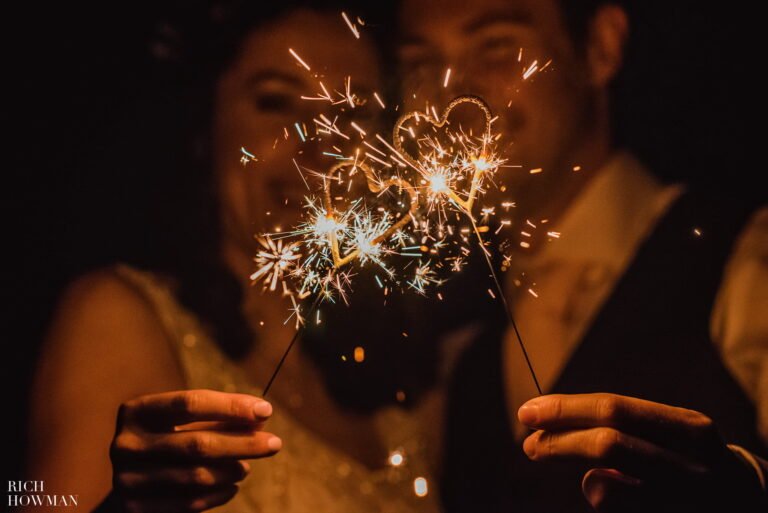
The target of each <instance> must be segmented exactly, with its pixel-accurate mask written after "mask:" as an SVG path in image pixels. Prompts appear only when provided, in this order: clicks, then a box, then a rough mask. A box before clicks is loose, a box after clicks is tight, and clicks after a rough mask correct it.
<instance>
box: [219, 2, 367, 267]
mask: <svg viewBox="0 0 768 513" xmlns="http://www.w3.org/2000/svg"><path fill="white" fill-rule="evenodd" d="M289 48H291V49H293V50H294V51H295V52H296V53H297V54H298V55H299V56H300V57H301V58H302V60H303V61H304V62H306V63H307V64H308V65H309V66H310V67H311V71H308V70H307V69H306V68H304V67H302V66H301V65H299V64H298V62H297V61H296V59H295V58H294V57H293V56H292V55H291V54H290V53H289ZM379 72H380V70H379V64H378V56H377V54H376V51H375V48H374V46H373V44H372V43H371V42H370V41H366V40H365V37H363V38H361V39H360V40H358V39H355V38H354V36H353V35H352V33H351V32H350V31H349V29H348V28H347V26H346V25H345V24H344V22H343V20H342V19H341V17H340V16H339V15H338V13H319V12H314V11H311V10H297V11H293V12H291V13H289V14H287V15H286V16H283V17H282V18H279V19H277V20H275V21H274V22H271V23H269V24H266V25H263V26H261V27H259V28H258V29H256V30H254V31H253V32H252V33H251V34H250V35H248V36H247V37H246V38H245V40H244V42H243V45H242V50H241V52H240V54H239V55H238V56H237V57H236V58H235V60H234V62H233V63H232V65H231V66H230V67H229V68H228V69H227V70H226V71H225V72H224V73H223V74H222V76H221V78H220V80H219V82H218V84H217V88H216V98H215V100H216V101H215V104H214V105H215V107H214V109H215V111H214V165H215V166H216V173H217V178H218V185H219V197H220V200H221V205H222V207H221V208H222V217H223V222H224V227H223V232H224V236H225V238H227V239H228V241H229V242H230V243H233V242H234V243H235V244H236V245H237V246H238V247H240V248H241V249H243V250H244V251H248V252H250V251H251V249H252V244H253V236H254V234H258V233H263V232H274V231H280V230H286V229H290V228H291V227H292V226H293V225H295V223H296V221H297V220H298V218H299V215H300V212H301V205H302V201H303V198H304V196H305V195H307V194H308V193H310V190H309V189H308V188H307V185H306V184H305V182H304V180H303V179H302V176H301V175H300V173H299V171H298V169H297V165H298V166H301V167H302V168H308V169H311V170H313V171H318V172H323V171H325V170H326V169H327V168H328V167H330V166H331V165H332V164H333V163H334V160H333V159H332V157H328V156H323V155H322V151H330V152H334V151H335V150H333V149H331V147H332V145H334V144H335V145H338V144H339V141H338V140H337V139H338V138H333V139H330V138H329V137H328V136H327V135H324V134H319V135H317V134H316V126H317V125H316V124H315V123H314V121H313V118H319V116H320V114H325V115H326V116H327V117H328V118H329V119H331V120H333V119H334V118H335V117H336V116H339V115H342V116H343V117H347V116H348V117H351V118H352V119H355V120H357V121H358V124H362V123H361V122H360V119H364V118H370V117H371V116H372V113H373V112H375V111H374V105H372V102H370V101H369V102H368V103H366V104H365V105H362V106H357V107H356V108H355V109H354V110H352V111H351V112H350V109H349V107H347V108H346V111H347V112H343V111H342V108H343V107H342V106H339V105H336V106H331V105H330V103H329V102H327V101H312V100H302V99H301V97H302V96H309V97H316V96H318V94H319V93H320V92H321V86H320V84H319V82H320V81H322V83H323V84H324V85H325V87H326V88H327V89H328V90H329V91H330V92H331V94H334V91H344V90H345V80H346V77H351V87H352V92H354V93H355V94H356V95H357V96H359V97H360V98H364V99H365V98H372V92H373V91H375V90H378V89H379V87H378V86H379V79H380V76H379ZM349 121H350V119H348V118H347V119H346V120H345V121H339V122H338V126H339V128H342V129H344V130H345V131H346V128H348V127H346V126H344V123H346V125H348V124H349ZM366 121H369V120H366ZM296 123H298V125H299V126H300V127H304V126H306V131H307V134H308V136H307V141H306V142H303V141H302V140H301V138H300V136H299V133H298V131H297V129H296V127H295V124H296ZM316 135H317V137H315V136H316ZM241 147H244V148H245V149H246V150H247V151H248V152H249V153H251V154H253V155H254V156H255V157H256V159H258V160H257V161H252V162H249V163H248V164H247V165H243V163H242V162H241V161H240V158H241V156H242V153H241V150H240V148H241ZM343 149H345V150H346V149H348V147H345V148H343ZM294 161H295V162H294ZM305 175H306V172H305ZM307 181H308V182H309V186H310V187H311V192H312V193H316V192H317V187H316V182H317V180H315V184H314V185H313V182H312V179H311V177H309V178H307Z"/></svg>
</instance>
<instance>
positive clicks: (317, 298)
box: [261, 293, 323, 397]
mask: <svg viewBox="0 0 768 513" xmlns="http://www.w3.org/2000/svg"><path fill="white" fill-rule="evenodd" d="M322 297H323V296H322V294H320V293H318V294H317V295H316V296H315V300H314V301H313V302H312V306H310V307H309V311H308V312H307V316H306V319H309V318H310V317H312V315H313V314H314V313H315V310H317V307H318V305H319V304H320V300H321V298H322ZM305 324H306V323H305ZM305 324H301V325H299V327H298V328H297V329H296V333H294V334H293V337H291V341H290V342H289V343H288V346H287V347H286V348H285V351H283V356H281V357H280V361H279V362H278V363H277V366H276V367H275V370H274V371H273V372H272V376H270V378H269V381H267V386H265V387H264V392H263V393H262V394H261V397H267V394H268V393H269V389H270V388H272V383H274V382H275V378H276V377H277V375H278V374H279V373H280V369H282V368H283V364H284V363H285V360H286V358H288V354H290V352H291V349H293V346H294V344H296V341H297V340H299V337H300V336H301V334H302V333H303V331H304V326H305Z"/></svg>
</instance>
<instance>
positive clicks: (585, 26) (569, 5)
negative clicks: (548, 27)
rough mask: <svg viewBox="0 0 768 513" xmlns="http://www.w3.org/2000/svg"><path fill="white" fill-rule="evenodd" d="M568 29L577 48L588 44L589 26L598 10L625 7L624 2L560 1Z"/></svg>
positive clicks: (613, 0) (607, 0) (611, 0)
mask: <svg viewBox="0 0 768 513" xmlns="http://www.w3.org/2000/svg"><path fill="white" fill-rule="evenodd" d="M558 2H559V3H560V8H561V9H562V12H563V19H564V20H565V25H566V28H567V29H568V33H569V34H570V36H571V38H572V39H573V41H574V42H575V44H576V46H577V47H581V46H582V45H583V43H585V42H586V38H587V35H588V34H589V25H590V22H591V21H592V17H593V16H594V15H595V13H596V12H597V10H598V9H599V8H600V7H602V6H604V5H608V4H614V5H623V3H624V1H623V0H558Z"/></svg>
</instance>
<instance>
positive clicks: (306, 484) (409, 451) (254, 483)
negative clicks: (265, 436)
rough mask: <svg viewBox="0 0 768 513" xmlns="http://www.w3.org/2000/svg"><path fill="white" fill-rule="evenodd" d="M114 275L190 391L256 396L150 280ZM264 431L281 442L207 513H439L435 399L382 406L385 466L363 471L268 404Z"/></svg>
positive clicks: (120, 270)
mask: <svg viewBox="0 0 768 513" xmlns="http://www.w3.org/2000/svg"><path fill="white" fill-rule="evenodd" d="M116 272H117V274H118V276H119V277H120V278H121V279H123V280H124V281H126V282H127V283H128V284H130V285H131V286H132V287H133V288H135V289H136V290H137V291H139V292H140V293H141V294H142V295H143V296H144V297H145V298H146V300H147V301H148V302H149V304H151V306H152V308H153V309H154V310H155V312H156V314H157V316H158V318H159V319H160V320H161V322H162V325H163V327H164V329H165V330H166V333H167V335H168V338H169V339H170V341H171V342H172V345H173V350H174V352H175V354H176V356H177V358H178V362H179V365H180V367H181V369H182V371H183V374H184V378H185V382H186V386H187V387H188V388H190V389H198V388H204V389H212V390H221V391H225V392H239V393H248V394H253V395H257V396H259V395H261V393H260V390H258V389H257V388H256V387H254V386H253V385H252V384H250V383H249V380H248V378H247V376H246V375H245V373H244V372H243V371H242V370H241V368H239V367H237V366H236V365H235V364H234V363H233V362H232V361H231V360H229V359H228V358H227V357H226V356H225V355H224V354H223V353H222V352H221V351H220V350H219V348H218V346H217V345H216V343H215V342H214V341H213V340H212V339H211V338H210V337H209V336H207V335H206V333H205V331H204V330H203V329H202V328H201V326H200V323H199V322H198V320H197V319H196V317H195V316H194V315H193V314H191V313H190V312H189V311H188V310H185V309H184V308H183V307H182V306H181V305H180V304H179V303H178V302H177V301H176V299H175V297H174V295H173V292H172V290H171V288H170V287H169V286H168V285H167V284H166V283H165V282H164V281H163V280H162V279H160V278H159V277H158V276H156V275H154V274H151V273H147V272H143V271H139V270H136V269H134V268H131V267H128V266H124V265H121V266H117V267H116ZM270 402H272V403H273V405H274V414H273V416H272V418H271V419H270V420H269V422H268V426H269V430H270V432H274V433H275V434H277V435H278V436H280V437H281V438H282V439H283V449H282V450H281V451H280V453H279V454H277V455H276V456H275V457H272V458H266V459H260V460H253V461H251V462H250V463H251V473H250V475H249V476H248V477H247V478H246V479H245V480H244V481H243V482H242V483H241V486H240V492H239V493H238V494H237V496H235V498H234V499H233V500H232V501H230V502H229V503H227V504H225V505H224V506H221V507H219V508H216V509H214V510H212V511H217V512H222V513H223V512H227V513H229V512H232V513H416V512H419V513H433V512H437V511H439V508H438V493H437V489H436V481H437V480H436V476H437V469H438V468H439V451H440V444H441V442H440V436H439V435H440V424H441V422H440V419H442V408H443V397H442V393H440V392H439V391H435V392H433V393H432V394H431V396H428V397H427V398H426V399H425V400H424V401H422V404H421V405H420V406H419V407H417V408H416V409H414V410H411V411H404V410H402V409H400V408H395V407H390V408H387V409H384V410H382V411H380V412H378V413H376V414H375V425H376V429H377V431H378V434H379V436H380V438H381V440H382V441H384V443H385V444H386V447H390V448H391V450H392V453H391V456H390V461H389V462H388V464H387V465H385V466H383V467H382V468H381V469H378V470H370V469H369V468H367V467H365V466H364V465H362V464H361V463H359V462H358V461H356V460H353V459H351V458H350V457H348V456H346V455H345V454H343V453H341V452H340V451H339V450H337V449H335V448H334V447H332V446H331V445H329V444H328V443H326V442H325V441H323V440H321V439H320V438H318V437H317V436H315V435H314V434H313V433H312V432H311V431H309V430H308V429H306V428H304V427H303V426H302V425H301V424H300V423H299V422H298V421H297V420H295V419H294V418H292V417H291V416H290V415H289V414H288V413H286V410H285V409H283V408H281V407H280V404H276V403H275V402H274V400H273V399H272V398H270Z"/></svg>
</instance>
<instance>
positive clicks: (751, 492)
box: [518, 394, 765, 513]
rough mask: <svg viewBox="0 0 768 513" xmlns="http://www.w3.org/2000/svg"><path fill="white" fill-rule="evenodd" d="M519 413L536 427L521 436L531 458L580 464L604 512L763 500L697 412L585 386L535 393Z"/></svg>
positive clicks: (706, 507)
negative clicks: (571, 391) (579, 390)
mask: <svg viewBox="0 0 768 513" xmlns="http://www.w3.org/2000/svg"><path fill="white" fill-rule="evenodd" d="M518 418H519V419H520V422H522V423H523V424H525V425H526V426H528V427H530V428H531V429H534V430H536V431H535V432H534V433H533V434H531V435H530V436H529V437H528V438H526V440H525V442H524V443H523V450H524V451H525V453H526V454H527V455H528V457H529V458H530V459H532V460H534V461H542V462H545V461H576V462H581V463H584V464H585V469H588V471H587V472H586V473H585V475H584V478H583V480H582V490H583V492H584V496H585V497H586V498H587V500H588V501H589V503H590V504H591V505H592V506H593V507H594V508H595V509H596V510H597V511H600V512H601V513H603V512H613V511H617V512H618V511H621V512H628V511H667V510H669V511H673V510H674V511H720V509H719V508H721V507H727V508H728V509H727V510H729V511H762V510H761V509H760V510H758V509H750V508H751V507H752V506H753V505H754V506H755V507H756V508H760V507H761V506H759V505H758V504H760V503H761V501H764V500H765V499H764V496H763V493H762V490H761V489H760V486H759V483H758V480H757V477H756V475H755V474H754V472H752V470H751V469H749V468H748V467H747V466H746V465H744V464H743V463H742V462H741V461H739V459H738V458H737V457H736V456H735V455H734V454H733V453H732V452H731V450H730V449H728V447H727V446H726V445H725V443H724V442H723V441H722V440H721V439H720V437H719V435H718V433H717V430H716V429H715V426H714V425H713V423H712V420H711V419H710V418H709V417H707V416H706V415H704V414H702V413H699V412H696V411H693V410H688V409H684V408H676V407H673V406H667V405H664V404H659V403H654V402H650V401H644V400H641V399H635V398H632V397H624V396H619V395H613V394H585V395H549V396H542V397H537V398H535V399H532V400H530V401H528V402H527V403H525V404H524V405H523V406H522V407H520V410H519V411H518ZM763 504H764V502H763ZM739 508H741V509H739ZM745 508H747V509H745ZM722 511H726V510H722Z"/></svg>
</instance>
